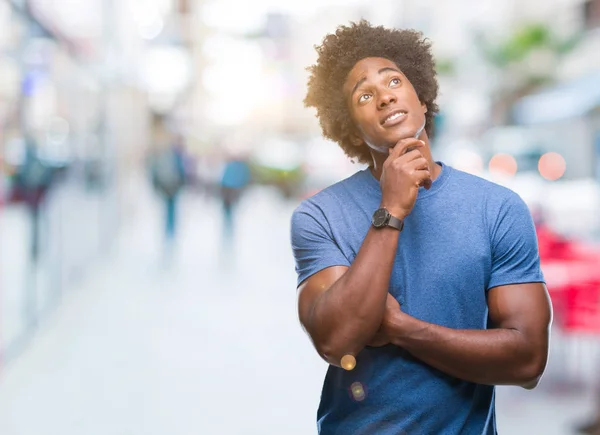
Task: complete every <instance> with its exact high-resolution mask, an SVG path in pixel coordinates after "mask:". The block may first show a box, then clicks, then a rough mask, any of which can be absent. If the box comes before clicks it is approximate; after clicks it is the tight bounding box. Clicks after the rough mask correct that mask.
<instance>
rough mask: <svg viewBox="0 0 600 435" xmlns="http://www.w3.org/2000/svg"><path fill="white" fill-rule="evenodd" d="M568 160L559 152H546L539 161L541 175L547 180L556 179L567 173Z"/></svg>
mask: <svg viewBox="0 0 600 435" xmlns="http://www.w3.org/2000/svg"><path fill="white" fill-rule="evenodd" d="M566 169H567V162H566V161H565V159H564V157H563V156H561V155H560V154H558V153H554V152H551V153H546V154H544V155H543V156H542V157H540V161H539V162H538V170H539V171H540V175H541V176H542V177H544V178H545V179H546V180H550V181H556V180H558V179H559V178H561V177H562V176H563V175H565V171H566Z"/></svg>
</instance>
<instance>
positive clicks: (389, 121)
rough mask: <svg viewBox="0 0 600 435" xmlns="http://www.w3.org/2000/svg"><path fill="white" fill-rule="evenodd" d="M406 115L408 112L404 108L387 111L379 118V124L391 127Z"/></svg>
mask: <svg viewBox="0 0 600 435" xmlns="http://www.w3.org/2000/svg"><path fill="white" fill-rule="evenodd" d="M407 116H408V112H406V110H394V111H392V112H390V113H388V114H387V115H386V116H385V117H384V118H383V119H382V120H381V125H383V126H384V127H391V126H393V125H396V124H399V123H401V122H402V121H404V120H405V119H406V117H407Z"/></svg>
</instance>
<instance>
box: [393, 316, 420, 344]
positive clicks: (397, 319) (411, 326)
mask: <svg viewBox="0 0 600 435" xmlns="http://www.w3.org/2000/svg"><path fill="white" fill-rule="evenodd" d="M417 323H418V320H417V319H415V318H414V317H412V316H410V315H408V314H406V313H403V312H402V311H398V312H397V313H395V314H394V315H393V316H392V317H391V319H390V324H389V326H388V328H389V337H390V342H391V343H393V344H394V345H396V346H399V347H403V348H406V347H407V345H408V343H409V341H410V337H411V335H412V334H413V332H414V331H416V330H417V329H418V325H417Z"/></svg>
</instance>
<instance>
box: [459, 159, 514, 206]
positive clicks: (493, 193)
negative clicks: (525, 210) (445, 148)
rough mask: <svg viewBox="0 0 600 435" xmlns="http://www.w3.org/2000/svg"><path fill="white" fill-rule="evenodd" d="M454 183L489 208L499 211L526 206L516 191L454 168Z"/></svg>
mask: <svg viewBox="0 0 600 435" xmlns="http://www.w3.org/2000/svg"><path fill="white" fill-rule="evenodd" d="M452 181H453V183H454V185H455V186H459V187H460V189H461V190H463V191H465V193H467V194H468V195H469V196H472V197H475V198H478V199H480V200H482V201H485V203H486V205H487V208H492V209H495V210H497V209H498V208H501V207H503V206H506V205H516V204H525V203H524V201H523V200H522V198H521V197H520V196H519V194H517V193H516V192H515V191H513V190H511V189H509V188H508V187H505V186H502V185H500V184H498V183H495V182H493V181H490V180H487V179H485V178H483V177H480V176H478V175H473V174H469V173H467V172H463V171H460V170H458V169H454V168H452Z"/></svg>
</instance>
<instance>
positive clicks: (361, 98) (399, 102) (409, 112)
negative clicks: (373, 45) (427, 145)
mask: <svg viewBox="0 0 600 435" xmlns="http://www.w3.org/2000/svg"><path fill="white" fill-rule="evenodd" d="M344 94H345V96H346V101H347V103H348V107H349V108H350V114H351V116H352V119H353V121H354V125H355V126H356V128H357V133H358V135H359V136H360V138H361V139H362V140H363V141H364V142H365V143H366V144H367V145H368V146H369V147H370V148H372V149H373V150H375V151H378V152H384V153H387V149H388V148H390V147H393V146H395V145H396V143H397V142H398V141H399V140H401V139H405V138H408V137H411V136H414V135H415V134H416V133H417V131H418V130H419V128H420V127H421V126H422V125H423V123H424V121H425V111H426V108H425V104H421V102H420V101H419V97H418V96H417V93H416V92H415V89H414V88H413V86H412V84H411V83H410V82H409V81H408V79H407V78H406V77H405V76H404V74H403V73H402V72H401V71H400V69H399V68H398V66H397V65H396V64H395V63H394V62H392V61H391V60H388V59H384V58H381V57H368V58H366V59H362V60H360V61H359V62H357V63H356V65H354V68H352V70H351V71H350V72H349V73H348V76H347V77H346V81H345V83H344Z"/></svg>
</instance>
